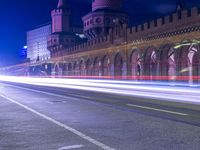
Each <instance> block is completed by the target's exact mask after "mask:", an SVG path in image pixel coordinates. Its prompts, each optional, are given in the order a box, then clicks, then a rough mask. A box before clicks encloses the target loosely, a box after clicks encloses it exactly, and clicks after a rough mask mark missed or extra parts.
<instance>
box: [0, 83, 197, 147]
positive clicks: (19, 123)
mask: <svg viewBox="0 0 200 150" xmlns="http://www.w3.org/2000/svg"><path fill="white" fill-rule="evenodd" d="M198 108H199V106H198V105H191V104H182V105H180V103H177V102H163V101H162V100H159V99H158V100H153V99H148V98H146V99H145V98H138V97H134V96H124V95H119V94H109V93H103V92H91V91H84V90H77V89H68V88H58V87H57V88H55V87H46V86H38V85H27V84H20V83H5V82H2V83H0V150H68V149H75V150H199V149H200V108H199V110H198Z"/></svg>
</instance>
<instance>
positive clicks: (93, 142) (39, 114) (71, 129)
mask: <svg viewBox="0 0 200 150" xmlns="http://www.w3.org/2000/svg"><path fill="white" fill-rule="evenodd" d="M0 97H2V98H4V99H6V100H8V101H10V102H12V103H14V104H16V105H18V106H20V107H22V108H24V109H26V110H28V111H30V112H32V113H34V114H36V115H38V116H40V117H42V118H44V119H46V120H48V121H50V122H52V123H54V124H56V125H58V126H60V127H62V128H64V129H66V130H68V131H70V132H72V133H74V134H76V135H77V136H79V137H80V138H82V139H85V140H87V141H88V142H90V143H92V144H94V145H96V146H98V147H100V148H102V149H104V150H115V149H114V148H111V147H109V146H107V145H105V144H104V143H101V142H99V141H97V140H95V139H93V138H91V137H89V136H87V135H86V134H84V133H82V132H80V131H78V130H76V129H74V128H72V127H70V126H68V125H66V124H64V123H61V122H59V121H57V120H55V119H53V118H51V117H49V116H47V115H45V114H42V113H40V112H38V111H36V110H34V109H32V108H30V107H28V106H26V105H24V104H22V103H20V102H18V101H16V100H14V99H12V98H9V97H7V96H5V95H2V94H0Z"/></svg>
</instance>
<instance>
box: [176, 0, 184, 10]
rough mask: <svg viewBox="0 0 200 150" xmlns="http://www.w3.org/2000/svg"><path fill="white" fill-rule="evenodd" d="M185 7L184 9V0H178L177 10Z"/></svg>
mask: <svg viewBox="0 0 200 150" xmlns="http://www.w3.org/2000/svg"><path fill="white" fill-rule="evenodd" d="M183 9H184V6H183V2H182V1H181V0H178V2H177V6H176V11H181V10H183Z"/></svg>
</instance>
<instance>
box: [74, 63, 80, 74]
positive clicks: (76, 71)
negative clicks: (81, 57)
mask: <svg viewBox="0 0 200 150" xmlns="http://www.w3.org/2000/svg"><path fill="white" fill-rule="evenodd" d="M73 70H74V76H78V75H79V73H78V72H79V67H78V64H77V62H75V63H74V67H73Z"/></svg>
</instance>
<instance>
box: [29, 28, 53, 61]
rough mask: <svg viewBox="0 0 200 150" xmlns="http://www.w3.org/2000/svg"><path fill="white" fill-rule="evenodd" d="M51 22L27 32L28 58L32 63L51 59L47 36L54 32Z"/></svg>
mask: <svg viewBox="0 0 200 150" xmlns="http://www.w3.org/2000/svg"><path fill="white" fill-rule="evenodd" d="M51 28H52V27H51V24H49V25H45V26H41V27H39V28H36V29H34V30H31V31H28V32H27V58H28V59H29V60H30V62H31V63H36V62H39V61H44V60H48V59H50V51H49V50H48V49H47V37H48V36H49V35H50V34H51V33H52V30H51Z"/></svg>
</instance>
